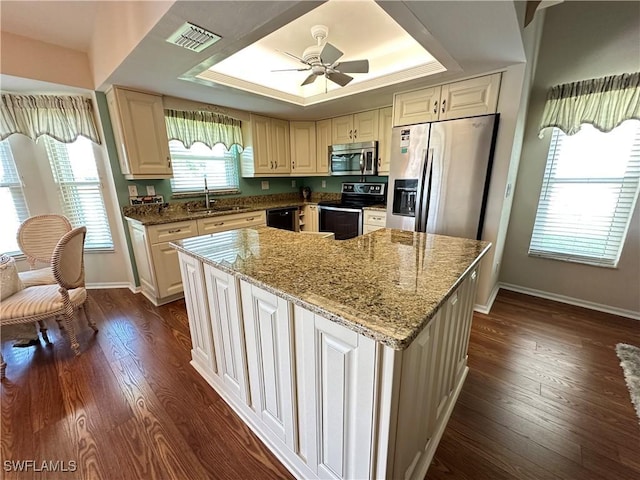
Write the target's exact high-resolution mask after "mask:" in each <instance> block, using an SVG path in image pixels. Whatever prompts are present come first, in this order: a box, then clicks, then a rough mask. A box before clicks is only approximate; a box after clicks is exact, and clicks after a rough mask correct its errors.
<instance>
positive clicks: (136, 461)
mask: <svg viewBox="0 0 640 480" xmlns="http://www.w3.org/2000/svg"><path fill="white" fill-rule="evenodd" d="M88 302H89V303H88V309H89V312H90V314H91V315H92V316H93V318H94V319H95V320H96V322H97V323H98V326H99V328H100V331H99V333H98V334H97V335H93V332H92V331H91V330H90V329H89V328H88V327H86V326H85V325H81V326H79V327H78V330H79V340H80V343H81V346H82V355H81V356H79V357H76V358H74V357H73V355H72V354H71V352H70V349H69V345H68V342H67V341H66V339H64V337H63V336H61V334H60V333H59V332H58V330H57V327H56V326H55V324H54V323H52V328H51V329H50V331H49V332H50V336H51V339H52V341H53V342H54V344H53V345H51V346H45V345H44V344H43V345H42V346H40V347H31V348H25V349H18V348H12V347H11V341H10V340H8V339H3V341H2V352H3V354H4V356H5V359H6V361H7V363H8V366H7V378H6V379H5V380H4V381H3V382H2V386H1V390H0V394H1V395H0V401H1V403H2V412H1V417H0V421H1V423H0V428H1V430H0V435H1V459H0V460H1V462H0V463H1V465H0V471H1V473H0V478H6V479H12V478H20V479H24V478H38V479H41V478H56V479H58V478H83V479H94V478H95V479H101V478H104V479H139V478H145V479H147V478H159V479H171V478H176V479H187V478H190V479H204V478H223V479H224V478H233V479H250V478H256V479H257V478H260V479H269V478H291V475H290V474H289V473H288V472H287V471H286V469H285V468H284V467H283V466H282V465H281V464H280V463H279V462H278V460H277V459H276V458H275V457H274V456H273V455H272V454H271V453H270V452H269V451H268V450H267V449H266V447H265V446H264V445H263V444H262V443H261V442H260V441H259V440H258V439H257V438H256V437H255V435H253V434H252V433H251V431H250V430H249V429H248V427H246V426H245V425H244V424H243V423H242V422H241V421H240V419H239V418H238V417H237V416H236V415H235V413H233V411H232V410H231V409H230V408H228V407H227V405H226V404H225V403H224V401H223V400H222V399H221V398H220V397H219V396H218V395H217V394H216V393H215V392H214V390H213V389H212V388H211V387H210V386H209V385H208V384H207V383H206V382H205V381H204V380H202V379H201V378H200V377H199V375H198V374H197V373H196V372H195V371H194V370H193V368H192V367H191V366H190V365H189V360H190V337H189V328H188V324H187V319H186V311H185V306H184V302H183V301H177V302H173V303H171V304H169V305H166V306H163V307H159V308H156V307H154V306H152V305H151V304H150V303H149V302H148V301H147V300H146V299H145V298H144V297H142V296H141V295H134V294H132V293H131V292H129V291H128V290H92V291H90V293H89V301H88ZM618 342H626V343H631V344H635V345H640V322H638V321H634V320H629V319H624V318H620V317H616V316H613V315H607V314H603V313H598V312H593V311H590V310H585V309H581V308H577V307H572V306H567V305H563V304H558V303H555V302H551V301H547V300H542V299H536V298H533V297H529V296H526V295H521V294H516V293H512V292H505V291H501V292H500V294H499V295H498V299H497V301H496V303H495V304H494V307H493V310H492V312H491V315H481V314H475V316H474V323H473V327H472V334H471V342H470V347H469V367H470V372H469V375H468V377H467V380H466V383H465V385H464V387H463V389H462V393H461V395H460V398H459V400H458V404H457V405H456V408H455V410H454V412H453V415H452V417H451V420H450V421H449V425H448V426H447V429H446V431H445V433H444V436H443V438H442V440H441V442H440V446H439V447H438V450H437V452H436V455H435V458H434V460H433V463H432V465H431V467H430V469H429V472H428V474H427V479H445V478H446V479H492V480H495V479H536V480H538V479H612V480H613V479H615V480H626V479H628V480H632V479H640V426H639V424H638V419H637V417H636V416H635V412H634V410H633V407H632V405H631V402H630V399H629V393H628V391H627V389H626V386H625V383H624V379H623V375H622V369H621V368H620V366H619V362H618V359H617V357H616V355H615V351H614V346H615V344H616V343H618ZM20 460H35V461H36V462H37V464H38V465H39V466H41V463H42V461H54V462H55V461H57V460H59V461H64V462H66V463H65V465H64V466H66V467H67V468H68V467H69V462H70V461H74V462H76V464H77V471H76V472H75V473H67V474H65V473H61V472H59V471H58V472H53V471H49V472H47V471H44V472H39V473H36V472H34V471H33V468H31V470H30V471H28V472H23V473H17V472H15V471H6V469H5V468H4V467H5V466H6V463H5V462H6V461H20ZM60 466H61V465H59V467H60Z"/></svg>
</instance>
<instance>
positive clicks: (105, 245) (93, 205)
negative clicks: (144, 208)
mask: <svg viewBox="0 0 640 480" xmlns="http://www.w3.org/2000/svg"><path fill="white" fill-rule="evenodd" d="M43 139H44V144H45V149H46V151H47V156H48V157H49V164H50V165H51V171H52V173H53V179H54V181H55V182H56V185H57V187H58V195H59V199H60V204H61V205H62V212H63V214H64V215H66V216H67V218H69V221H70V222H71V225H73V226H74V227H77V226H80V225H84V226H86V227H87V237H86V239H85V248H86V249H112V248H113V240H112V238H111V231H110V229H109V221H108V219H107V212H106V210H105V206H104V199H103V197H102V184H101V182H100V177H99V175H98V169H97V167H96V161H95V157H94V154H93V143H92V142H91V141H90V140H88V139H86V138H84V137H78V139H77V140H76V141H75V142H73V143H61V142H58V141H57V140H54V139H52V138H51V137H48V136H47V137H43Z"/></svg>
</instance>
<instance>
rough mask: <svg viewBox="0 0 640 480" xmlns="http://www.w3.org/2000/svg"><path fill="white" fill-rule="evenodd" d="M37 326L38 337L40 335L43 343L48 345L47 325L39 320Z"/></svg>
mask: <svg viewBox="0 0 640 480" xmlns="http://www.w3.org/2000/svg"><path fill="white" fill-rule="evenodd" d="M38 325H39V326H40V335H42V339H43V340H44V341H45V343H47V344H50V343H51V341H50V340H49V335H48V334H47V324H46V323H44V320H39V321H38Z"/></svg>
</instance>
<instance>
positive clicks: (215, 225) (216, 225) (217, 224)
mask: <svg viewBox="0 0 640 480" xmlns="http://www.w3.org/2000/svg"><path fill="white" fill-rule="evenodd" d="M221 225H224V222H218V223H214V224H213V226H214V227H219V226H221Z"/></svg>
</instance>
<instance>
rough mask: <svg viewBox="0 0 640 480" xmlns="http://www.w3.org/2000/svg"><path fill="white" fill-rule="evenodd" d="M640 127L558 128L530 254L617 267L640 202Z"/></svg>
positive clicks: (629, 123) (631, 123)
mask: <svg viewBox="0 0 640 480" xmlns="http://www.w3.org/2000/svg"><path fill="white" fill-rule="evenodd" d="M639 177H640V122H638V121H635V120H628V121H626V122H623V123H622V124H621V125H620V126H618V127H617V128H615V129H613V130H612V131H611V132H609V133H602V132H600V131H599V130H597V129H595V128H594V127H592V126H591V125H588V124H585V125H582V128H581V130H580V131H579V132H578V133H576V134H574V135H571V136H567V135H565V134H564V133H563V132H562V131H561V130H559V129H557V128H554V129H553V135H552V137H551V145H550V148H549V155H548V158H547V166H546V169H545V173H544V179H543V183H542V191H541V194H540V201H539V203H538V211H537V214H536V219H535V224H534V227H533V235H532V238H531V244H530V246H529V254H530V255H535V256H541V257H547V258H555V259H560V260H567V261H575V262H581V263H588V264H594V265H600V266H609V267H615V266H616V265H617V263H618V259H619V257H620V253H621V251H622V245H623V243H624V239H625V237H626V232H627V229H628V227H629V222H630V220H631V215H632V213H633V208H634V205H635V202H636V199H637V197H638V184H639Z"/></svg>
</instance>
